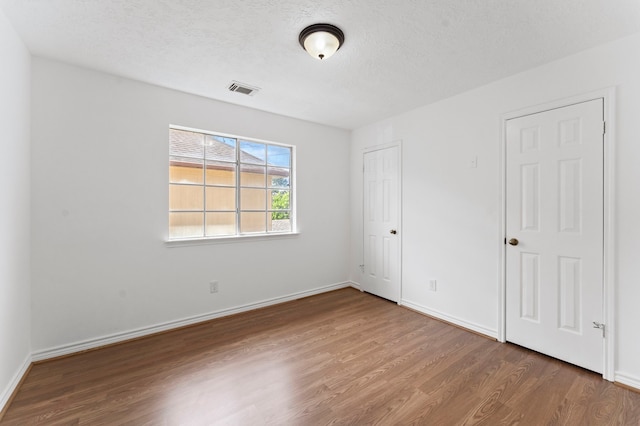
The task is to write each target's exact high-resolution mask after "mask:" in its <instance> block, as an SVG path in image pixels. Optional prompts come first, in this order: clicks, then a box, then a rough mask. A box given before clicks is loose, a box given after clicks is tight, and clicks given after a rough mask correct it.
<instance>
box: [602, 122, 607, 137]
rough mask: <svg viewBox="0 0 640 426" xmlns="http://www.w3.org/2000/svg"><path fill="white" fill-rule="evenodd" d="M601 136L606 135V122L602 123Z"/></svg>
mask: <svg viewBox="0 0 640 426" xmlns="http://www.w3.org/2000/svg"><path fill="white" fill-rule="evenodd" d="M602 134H603V135H606V134H607V122H606V121H603V122H602Z"/></svg>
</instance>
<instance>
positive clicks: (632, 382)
mask: <svg viewBox="0 0 640 426" xmlns="http://www.w3.org/2000/svg"><path fill="white" fill-rule="evenodd" d="M614 381H616V382H617V383H620V384H622V385H625V386H629V387H632V388H634V389H637V390H638V392H640V378H638V377H633V376H632V375H630V374H627V373H620V372H618V371H616V373H615V374H614Z"/></svg>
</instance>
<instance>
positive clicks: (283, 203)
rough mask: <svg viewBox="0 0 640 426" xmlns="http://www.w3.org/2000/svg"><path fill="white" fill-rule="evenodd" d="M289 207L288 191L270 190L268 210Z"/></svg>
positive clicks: (286, 208)
mask: <svg viewBox="0 0 640 426" xmlns="http://www.w3.org/2000/svg"><path fill="white" fill-rule="evenodd" d="M289 208H290V202H289V191H284V190H281V189H274V190H271V207H269V209H270V210H288V209H289Z"/></svg>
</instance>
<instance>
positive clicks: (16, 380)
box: [0, 355, 31, 420]
mask: <svg viewBox="0 0 640 426" xmlns="http://www.w3.org/2000/svg"><path fill="white" fill-rule="evenodd" d="M30 365H31V355H27V357H26V358H25V359H24V362H23V363H22V365H21V366H20V368H19V369H18V371H16V373H15V374H14V375H13V378H12V379H11V382H9V385H7V387H6V388H5V389H4V391H2V394H0V414H1V413H2V411H3V410H4V409H5V406H6V405H7V402H9V398H11V395H13V392H14V391H15V390H16V388H17V387H18V385H19V384H20V381H22V378H23V377H24V375H25V374H26V372H27V370H29V366H30ZM0 420H1V418H0Z"/></svg>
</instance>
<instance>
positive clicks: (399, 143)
mask: <svg viewBox="0 0 640 426" xmlns="http://www.w3.org/2000/svg"><path fill="white" fill-rule="evenodd" d="M394 147H397V148H398V226H397V231H398V234H397V238H398V239H399V241H398V260H397V262H398V280H399V281H400V282H399V283H398V285H399V286H400V294H399V295H398V301H397V304H398V305H399V304H400V302H401V301H402V241H403V238H402V236H403V235H402V232H403V230H402V140H401V139H398V140H396V141H392V142H389V143H386V144H382V145H373V146H367V147H365V148H364V149H363V150H362V155H361V157H360V158H361V160H362V171H363V172H364V156H365V154H367V153H369V152H374V151H380V150H383V149H387V148H394ZM363 176H364V175H363ZM362 191H363V192H362V217H361V219H362V220H361V222H362V229H361V230H360V231H361V235H362V238H361V240H362V262H361V265H364V208H365V206H364V178H363V181H362ZM361 291H362V289H361Z"/></svg>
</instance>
